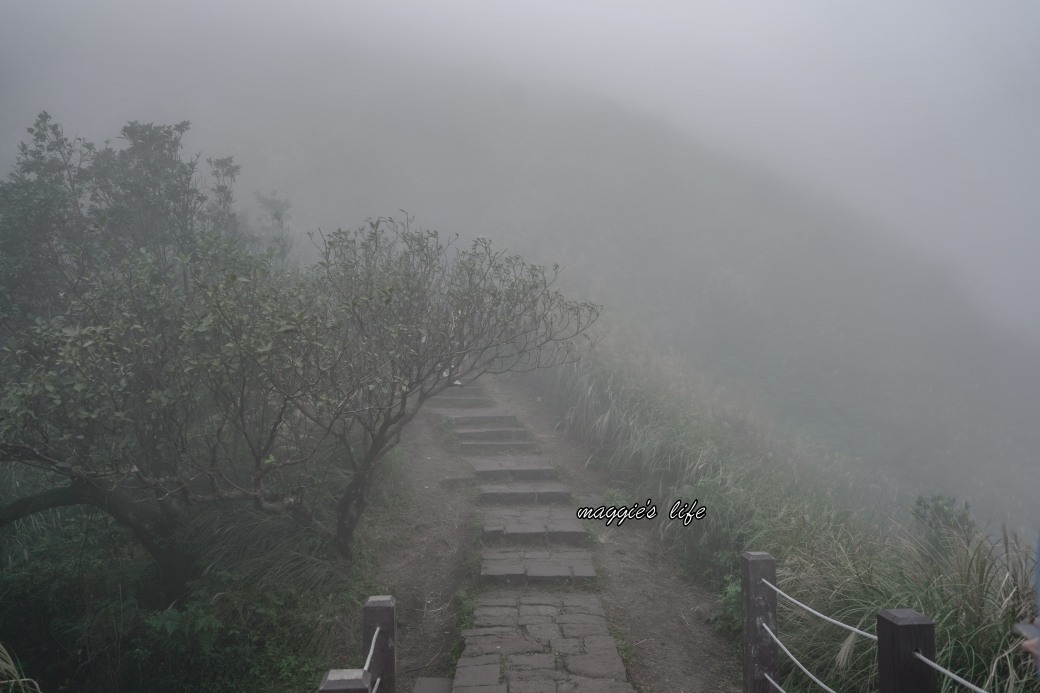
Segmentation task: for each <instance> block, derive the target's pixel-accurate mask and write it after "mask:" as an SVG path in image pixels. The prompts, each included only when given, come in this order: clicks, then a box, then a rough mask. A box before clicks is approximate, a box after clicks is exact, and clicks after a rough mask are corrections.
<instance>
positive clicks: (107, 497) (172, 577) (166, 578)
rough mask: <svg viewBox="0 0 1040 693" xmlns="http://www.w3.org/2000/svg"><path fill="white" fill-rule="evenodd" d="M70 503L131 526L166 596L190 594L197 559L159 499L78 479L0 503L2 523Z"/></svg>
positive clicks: (178, 597)
mask: <svg viewBox="0 0 1040 693" xmlns="http://www.w3.org/2000/svg"><path fill="white" fill-rule="evenodd" d="M70 505H91V506H93V507H95V508H97V509H98V510H101V511H102V512H104V513H106V514H107V515H109V516H110V517H112V519H114V520H115V521H116V522H117V523H118V524H120V525H122V526H123V527H126V528H127V529H129V530H130V533H131V534H132V535H133V537H134V540H135V541H136V542H137V543H138V544H140V545H141V546H142V547H143V548H144V550H145V551H147V552H148V554H149V555H150V556H151V557H152V559H153V560H155V563H156V566H157V567H158V569H159V579H160V581H161V582H162V587H163V593H164V597H165V598H167V599H170V600H174V601H176V600H179V599H181V598H182V597H184V596H185V595H186V594H187V591H188V588H187V583H188V580H190V579H191V578H192V577H193V576H194V569H195V566H194V561H193V560H192V557H191V555H190V554H189V553H188V552H187V551H186V550H185V549H184V547H182V546H179V545H178V544H177V542H176V540H175V539H174V532H175V531H176V530H177V522H176V521H175V520H174V519H173V518H171V517H169V516H168V515H166V514H164V513H163V512H162V510H161V509H160V508H159V507H158V505H157V504H156V503H155V502H138V501H135V500H132V499H131V498H129V497H127V496H125V495H124V494H122V493H119V492H117V491H115V490H105V489H102V488H99V487H98V486H95V485H94V484H91V483H89V482H86V481H75V482H73V483H71V484H69V485H68V486H61V487H59V488H52V489H49V490H47V491H44V492H42V493H37V494H35V495H32V496H26V497H24V498H19V499H18V500H16V501H14V502H13V503H8V504H7V505H4V506H0V527H3V526H5V525H7V524H10V523H11V522H15V521H16V520H20V519H21V518H23V517H28V516H29V515H32V514H34V513H38V512H42V511H44V510H49V509H51V508H58V507H66V506H70Z"/></svg>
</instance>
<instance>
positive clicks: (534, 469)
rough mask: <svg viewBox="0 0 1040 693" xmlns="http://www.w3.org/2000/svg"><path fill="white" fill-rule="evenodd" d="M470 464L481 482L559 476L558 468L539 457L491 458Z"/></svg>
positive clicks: (471, 461) (473, 461) (553, 477)
mask: <svg viewBox="0 0 1040 693" xmlns="http://www.w3.org/2000/svg"><path fill="white" fill-rule="evenodd" d="M469 464H470V466H471V467H473V472H474V473H475V474H476V476H477V479H479V480H480V481H509V480H512V479H517V480H521V479H526V480H536V479H555V478H556V475H557V472H556V467H554V466H552V465H551V464H549V463H548V462H546V461H544V460H542V459H540V458H538V457H507V456H500V457H490V458H487V459H480V460H470V463H469Z"/></svg>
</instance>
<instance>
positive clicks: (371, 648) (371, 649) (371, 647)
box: [362, 626, 379, 671]
mask: <svg viewBox="0 0 1040 693" xmlns="http://www.w3.org/2000/svg"><path fill="white" fill-rule="evenodd" d="M377 640H379V626H376V632H375V633H372V644H371V645H369V647H368V659H366V660H365V666H364V667H362V668H363V669H364V670H365V671H368V666H369V665H370V664H371V663H372V655H374V654H375V653H376V641H377Z"/></svg>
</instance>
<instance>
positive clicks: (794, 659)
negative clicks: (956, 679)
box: [762, 623, 985, 693]
mask: <svg viewBox="0 0 1040 693" xmlns="http://www.w3.org/2000/svg"><path fill="white" fill-rule="evenodd" d="M762 628H763V629H764V630H765V631H766V632H767V633H769V637H771V638H772V639H773V642H775V643H776V644H777V645H779V646H780V649H781V650H783V651H784V653H785V654H786V655H787V656H788V657H790V658H791V661H792V662H794V663H795V665H797V667H798V668H799V669H801V670H802V671H803V672H805V675H806V676H808V677H809V678H811V679H812V680H813V681H814V682H815V683H816V685H817V686H819V687H820V688H822V689H823V690H825V691H827V693H838V692H837V691H835V690H834V689H833V688H828V687H827V684H825V683H824V682H823V681H821V680H819V679H818V678H816V677H815V676H813V675H812V672H810V671H809V670H808V669H806V668H805V666H804V665H803V664H802V663H801V662H799V661H798V658H797V657H795V656H794V655H793V654H791V651H790V650H789V649H787V648H786V647H784V644H783V643H782V642H780V638H778V637H776V636H775V635H773V631H771V630H769V626H767V625H766V624H764V623H763V624H762ZM983 693H985V691H983Z"/></svg>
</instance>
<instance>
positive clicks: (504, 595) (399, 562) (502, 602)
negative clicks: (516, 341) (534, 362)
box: [380, 378, 740, 693]
mask: <svg viewBox="0 0 1040 693" xmlns="http://www.w3.org/2000/svg"><path fill="white" fill-rule="evenodd" d="M480 388H481V389H482V390H483V391H484V392H485V393H487V395H488V396H490V398H491V399H493V400H494V411H495V412H498V413H500V412H503V411H505V412H509V413H511V414H515V415H516V416H517V418H518V419H519V420H520V421H522V423H523V427H524V428H526V429H527V430H528V431H530V432H531V433H532V434H533V441H534V443H535V444H536V446H537V448H538V449H539V451H540V453H541V456H540V457H541V458H544V459H545V460H549V461H551V463H552V465H553V466H555V467H556V468H557V470H558V474H559V482H560V483H561V484H563V485H565V486H567V487H569V488H570V489H574V490H575V493H574V495H573V497H572V499H571V500H570V504H571V505H573V506H575V507H576V506H578V505H598V504H600V503H601V502H602V498H603V493H604V492H605V491H606V489H607V488H610V487H611V485H612V484H611V480H610V479H607V478H603V476H602V475H600V474H599V473H594V472H592V471H590V469H589V468H588V467H586V466H585V463H586V462H587V461H588V460H589V458H590V455H591V454H592V453H591V452H590V451H589V450H588V449H587V448H586V447H584V446H583V445H581V444H580V443H577V442H575V441H573V440H570V439H569V438H568V437H567V436H566V435H565V434H563V433H560V432H558V431H556V430H555V424H556V422H555V421H554V420H553V418H552V417H551V415H549V414H548V412H547V410H546V408H545V407H544V406H542V405H541V403H540V402H538V401H537V399H536V398H535V397H533V396H531V395H530V394H528V393H527V392H525V390H524V389H523V388H520V387H517V386H516V383H515V382H511V381H509V380H507V379H504V378H499V379H487V378H485V379H482V381H481V383H480ZM454 413H458V412H454ZM503 425H505V424H503ZM463 428H464V427H463ZM406 442H407V445H406V449H407V450H409V451H410V455H409V457H410V459H409V460H408V463H407V464H405V465H403V469H402V470H401V474H402V478H401V479H400V480H399V487H400V488H402V489H403V490H404V492H403V494H402V501H403V507H402V509H401V510H402V515H401V516H399V517H398V518H396V519H395V520H394V521H393V522H390V523H388V524H387V526H386V532H387V534H388V536H387V537H386V541H387V542H388V543H390V544H391V546H392V550H391V551H388V552H386V554H385V556H386V558H384V559H383V561H382V562H381V568H380V579H381V581H382V582H383V583H384V584H385V585H386V587H387V589H388V590H390V592H391V593H393V594H394V595H395V596H396V597H397V598H398V614H399V621H400V634H399V650H398V652H399V669H400V674H399V686H400V688H399V690H401V691H408V692H409V693H410V692H411V691H412V687H413V685H414V681H415V679H416V678H417V677H430V676H439V677H448V676H450V674H451V671H450V667H451V662H452V660H453V658H454V657H456V656H458V655H459V654H460V651H461V650H462V647H463V646H465V647H467V648H468V649H469V654H468V655H467V658H466V660H465V661H466V662H467V663H469V662H477V661H481V666H483V667H484V668H485V669H487V671H486V672H478V670H477V669H468V667H464V666H460V672H462V671H463V669H467V670H466V671H465V672H463V673H464V674H466V675H467V676H468V677H469V678H468V679H465V678H464V679H462V680H460V679H459V678H456V681H455V685H456V687H457V690H465V688H464V686H465V684H466V683H467V682H468V681H475V680H477V679H475V678H474V677H476V676H477V675H478V673H483V674H488V675H490V674H491V673H493V672H492V671H491V670H492V669H494V668H495V667H494V666H491V665H490V664H489V663H484V662H482V660H476V659H472V657H473V656H476V655H477V654H478V653H477V651H476V649H474V645H475V644H476V645H477V646H478V647H479V646H480V645H479V643H480V642H484V641H486V642H491V641H490V640H487V639H486V638H485V640H484V641H482V640H480V639H479V638H478V637H477V636H478V634H490V633H492V632H493V631H492V630H490V629H493V628H498V629H499V630H500V631H501V633H500V635H501V636H502V637H505V636H506V634H507V632H506V628H507V625H506V621H509V622H510V623H512V624H513V625H512V626H508V627H513V628H517V627H519V626H517V625H516V624H515V623H514V621H515V620H516V619H517V618H518V617H519V618H520V619H521V620H523V618H525V617H524V616H523V614H522V613H521V612H524V613H528V617H527V618H528V619H529V620H530V619H531V618H532V616H533V612H532V611H531V609H532V607H533V606H540V607H541V608H542V611H543V612H544V613H542V614H541V617H542V618H543V619H544V620H543V621H542V622H540V623H539V624H537V625H533V626H527V627H526V628H527V630H524V631H523V632H524V634H525V635H524V637H527V635H526V633H527V631H528V630H530V631H531V632H544V633H546V640H545V641H544V643H543V644H544V645H545V647H544V648H543V650H542V651H546V652H549V653H550V654H551V653H554V652H555V653H556V655H557V656H556V660H555V661H556V664H555V669H554V668H553V665H552V662H551V661H550V662H549V664H546V663H544V662H540V660H537V659H531V658H532V657H534V658H537V657H538V655H532V654H517V655H515V656H514V657H513V658H512V659H509V660H507V659H505V655H503V660H502V666H503V667H504V668H509V667H512V669H510V671H507V673H506V676H505V678H506V679H508V683H509V688H508V690H509V691H519V690H528V689H530V690H539V691H541V690H546V691H548V690H552V691H556V690H608V688H611V689H613V688H614V687H615V686H617V688H616V690H623V689H627V688H628V684H627V683H625V680H626V679H627V681H628V682H630V683H631V685H632V686H633V687H634V688H635V689H636V690H638V691H642V692H643V693H650V692H651V691H652V692H654V693H666V692H671V691H675V692H683V693H690V692H692V691H723V692H729V691H738V690H740V685H739V674H740V672H739V667H738V664H739V662H738V660H737V658H736V655H735V653H734V651H733V650H732V646H731V645H729V644H728V643H727V642H726V641H724V640H722V639H721V638H719V637H718V636H717V635H716V634H715V633H714V631H713V630H712V628H711V626H710V625H709V624H707V623H706V622H705V620H704V617H705V615H706V614H709V613H711V611H712V609H713V600H712V598H711V597H710V596H709V595H707V594H705V593H703V592H701V591H699V590H698V589H696V588H694V587H691V586H690V585H688V584H686V583H684V582H682V581H681V580H679V579H678V578H677V577H676V575H675V568H674V566H673V565H672V563H671V562H670V560H669V557H668V556H666V555H661V553H660V551H659V549H657V547H656V543H655V542H654V541H653V539H652V537H651V535H650V530H651V525H652V521H644V522H632V521H630V522H627V523H625V524H624V525H623V526H622V527H620V528H617V527H611V528H606V527H605V526H604V524H603V523H602V522H583V523H582V524H584V525H585V527H584V529H586V530H587V531H588V533H589V534H590V535H591V536H592V537H593V540H592V541H587V542H584V544H583V546H585V547H588V548H589V549H590V551H591V555H592V563H593V564H594V566H595V572H596V574H597V575H598V578H597V579H596V580H595V581H594V583H593V586H594V588H595V589H594V590H593V591H592V592H590V594H591V595H593V599H594V601H595V602H596V604H595V605H585V604H584V603H583V605H582V606H581V607H580V610H583V611H582V613H581V614H579V616H580V617H581V618H584V619H585V620H586V621H589V622H590V624H591V621H593V620H596V619H602V616H601V615H600V614H599V612H598V611H596V610H597V609H600V608H601V609H602V614H603V615H605V625H606V627H607V628H608V630H609V633H610V635H613V636H614V641H615V642H616V646H617V651H618V652H620V654H621V656H622V657H623V659H624V669H625V671H624V672H621V673H618V672H616V671H614V673H610V676H609V678H601V679H589V680H586V679H584V678H582V677H580V676H578V674H577V673H574V672H570V671H569V670H568V667H569V666H571V664H570V663H573V665H574V666H578V665H579V663H580V662H583V661H585V660H584V659H580V658H579V657H582V658H583V657H585V656H586V655H587V654H588V655H591V654H596V652H599V650H596V651H595V652H594V651H593V650H588V651H587V649H586V648H588V647H590V646H594V647H602V646H603V644H604V638H602V637H601V634H599V631H598V630H597V634H595V635H593V634H591V631H590V638H586V641H587V642H586V643H585V644H582V645H580V646H578V647H580V650H579V651H576V652H575V653H574V654H573V655H568V656H564V654H563V653H560V652H559V651H558V649H559V648H560V647H568V646H569V645H566V644H564V645H551V646H550V641H549V640H548V638H549V635H548V631H547V630H545V629H554V630H553V631H552V632H553V633H557V634H558V635H559V636H564V635H566V633H567V621H568V617H567V616H566V615H565V614H566V613H568V612H573V611H574V610H575V609H578V608H579V607H568V606H567V604H568V602H567V601H565V599H564V598H565V597H566V595H567V594H569V592H567V591H566V589H567V587H566V586H565V588H564V589H565V591H564V592H560V593H555V592H548V591H546V590H549V589H550V588H549V587H546V588H542V591H541V592H537V591H536V592H531V591H530V589H532V585H531V583H533V582H538V581H539V580H542V579H544V580H546V581H551V580H552V576H553V570H556V571H557V572H559V571H561V570H562V571H564V572H566V571H569V572H570V578H569V579H568V578H563V581H564V582H565V583H566V585H567V586H569V585H574V584H578V583H579V582H580V578H581V575H582V571H583V570H585V569H584V568H583V567H582V564H581V559H580V557H578V558H573V557H572V558H570V559H566V560H565V564H566V565H565V566H564V567H563V568H562V569H561V568H559V567H556V568H554V567H553V565H552V564H551V563H550V556H549V552H545V551H537V550H535V551H531V550H527V551H526V554H525V555H527V556H528V559H526V560H528V564H527V565H526V567H525V566H521V567H520V568H519V570H520V575H519V579H517V576H510V575H500V574H501V573H503V571H505V572H508V571H509V570H513V571H516V570H518V568H516V567H513V568H509V567H508V566H509V565H512V564H516V565H520V563H521V562H522V561H523V560H525V559H524V558H523V557H522V556H521V557H520V558H506V559H502V561H501V562H500V566H499V568H494V567H492V568H489V567H488V566H489V565H490V563H489V561H488V559H487V556H488V555H492V554H493V553H494V551H499V552H501V551H504V550H508V551H513V552H514V554H516V551H517V549H516V548H515V547H514V548H509V549H501V548H493V547H492V548H491V549H490V551H491V554H489V553H488V551H485V558H484V559H483V560H482V558H481V531H482V528H483V526H484V524H485V519H484V509H483V508H482V507H481V504H480V498H479V494H478V492H477V491H476V489H475V488H474V487H473V486H472V485H470V484H467V483H466V481H465V480H466V479H467V478H468V477H470V476H471V475H472V474H473V466H472V465H471V463H470V460H471V459H472V457H467V456H464V455H460V454H459V441H458V439H457V438H454V439H453V437H452V435H451V434H450V433H449V432H448V431H447V426H446V425H445V420H444V418H443V417H442V416H441V415H438V414H437V413H436V411H435V410H434V408H431V411H427V412H424V413H423V414H422V415H421V416H420V417H418V418H417V419H416V421H415V422H414V423H413V425H412V426H411V427H410V430H409V431H408V436H407V441H406ZM631 500H632V502H635V501H636V500H637V499H631ZM639 500H645V499H639ZM568 507H569V506H568ZM659 510H660V508H659ZM527 521H528V520H522V519H521V520H515V522H520V523H522V522H527ZM572 524H573V522H572ZM561 527H563V525H561ZM514 529H515V530H516V531H517V532H519V531H522V530H523V527H522V526H518V527H516V528H514ZM391 534H392V535H394V536H390V535H391ZM561 536H563V535H561ZM576 550H577V551H580V550H581V549H563V548H561V549H559V550H554V552H553V553H552V559H553V560H555V558H556V557H557V556H566V555H570V553H574V552H575V551H576ZM568 552H570V553H568ZM516 555H518V556H519V555H520V554H516ZM532 556H533V557H532ZM567 561H569V563H567ZM502 566H506V567H502ZM482 569H483V571H484V572H485V576H484V586H483V587H481V585H480V572H481V570H482ZM489 571H490V572H489ZM495 571H497V572H495ZM538 571H541V572H538ZM525 573H526V574H525ZM538 576H544V578H543V577H538ZM498 577H501V578H502V579H500V580H499V579H497V578H498ZM492 580H495V581H497V582H500V583H502V582H504V583H506V586H508V587H509V589H510V590H512V589H514V587H515V589H519V590H527V591H524V592H513V591H508V592H503V591H502V589H503V588H502V587H490V586H488V584H487V583H488V582H490V581H492ZM495 589H497V590H498V591H491V590H495ZM534 589H537V587H534ZM540 594H549V595H550V597H548V598H551V599H553V600H555V601H553V604H554V605H555V606H552V605H550V604H549V603H548V602H546V604H545V605H534V604H532V603H530V599H532V598H534V599H535V600H537V598H538V597H537V595H540ZM453 595H460V596H461V597H462V598H457V599H454V600H453ZM516 595H519V596H516ZM532 595H535V596H532ZM568 598H569V597H568ZM574 598H577V597H574ZM488 599H491V600H492V601H495V602H496V603H495V604H494V605H491V604H490V603H485V602H487V600H488ZM510 600H512V601H510ZM525 600H526V602H525ZM507 601H509V602H510V604H506V602H507ZM525 604H526V606H525ZM590 604H591V603H590ZM474 607H476V609H477V610H476V615H477V616H476V618H477V622H476V623H474V624H472V625H473V626H474V629H473V630H470V631H468V633H467V634H468V635H469V636H470V637H469V638H468V639H467V640H466V641H465V643H462V642H460V641H459V639H458V635H459V629H458V625H459V617H460V614H466V613H470V612H471V611H472V610H473V609H474ZM550 608H553V609H555V611H554V612H553V614H552V615H549V614H548V611H546V609H550ZM509 609H513V610H515V611H517V614H513V613H512V611H510V612H509V614H506V611H507V610H509ZM525 609H526V611H525ZM499 612H501V613H499ZM593 612H595V613H593ZM518 615H519V616H518ZM561 618H562V619H563V621H562V622H561V623H562V624H563V625H557V621H559V620H560V619H561ZM481 619H484V621H486V622H482V621H481ZM488 619H490V620H488ZM495 619H499V620H495ZM502 619H505V620H502ZM510 619H512V620H511V621H510ZM571 620H573V617H572V618H571ZM491 621H495V623H496V624H498V623H499V621H501V624H500V625H493V624H492V623H491ZM531 623H532V624H535V621H531ZM465 625H470V624H465ZM480 627H483V628H485V629H486V630H484V631H480V630H479V628H480ZM532 627H534V628H541V629H542V630H541V631H534V630H531V629H532ZM575 627H577V626H574V625H571V628H570V629H571V631H573V630H574V628H575ZM597 627H598V621H597ZM558 628H559V629H563V630H556V629H558ZM579 630H580V629H579ZM565 639H566V638H564V640H565ZM590 644H591V645H590ZM608 649H612V648H608ZM526 651H527V652H534V651H535V650H531V649H528V650H526ZM579 652H580V654H579ZM604 656H606V657H608V658H609V656H610V653H609V652H605V654H604ZM542 657H543V658H544V657H545V655H542ZM518 658H520V659H518ZM524 658H526V659H524ZM551 659H552V657H550V658H549V660H551ZM611 661H613V660H611ZM510 662H512V663H513V664H510ZM517 662H520V663H522V664H523V667H522V670H521V669H520V668H519V667H520V664H516V663H517ZM514 664H515V666H514ZM536 665H537V666H536ZM538 667H541V668H540V669H539V668H538ZM546 667H548V668H546ZM513 669H515V671H513ZM600 669H602V671H608V669H604V668H602V667H601V668H600ZM593 671H596V669H595V668H593ZM602 671H601V672H600V673H599V674H597V675H602V676H607V674H603V673H602ZM611 671H612V670H611ZM578 673H581V672H580V671H579V672H578ZM567 677H570V678H567ZM565 679H566V680H565ZM572 679H573V681H572ZM596 681H599V683H596ZM554 682H555V683H554ZM582 682H585V684H584V685H582ZM488 683H492V682H490V681H488ZM506 683H507V681H505V680H503V681H502V682H501V684H500V685H501V688H495V690H502V691H504V690H506V688H505V686H506ZM474 685H476V684H474ZM556 685H559V686H560V688H559V689H557V688H556ZM575 686H577V687H575ZM604 686H607V688H604ZM622 686H623V688H622ZM473 690H476V689H473ZM488 690H491V689H490V688H489V689H488Z"/></svg>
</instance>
